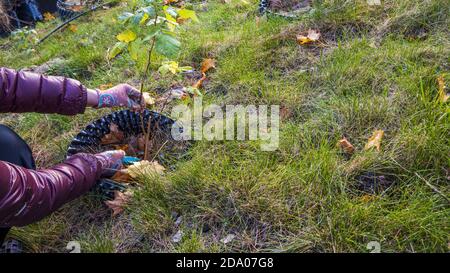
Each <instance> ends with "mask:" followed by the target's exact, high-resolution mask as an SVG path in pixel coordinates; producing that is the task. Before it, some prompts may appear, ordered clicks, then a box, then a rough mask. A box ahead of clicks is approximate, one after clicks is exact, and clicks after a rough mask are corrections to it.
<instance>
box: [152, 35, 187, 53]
mask: <svg viewBox="0 0 450 273" xmlns="http://www.w3.org/2000/svg"><path fill="white" fill-rule="evenodd" d="M180 47H181V43H180V41H178V40H177V39H176V38H174V37H173V36H171V35H169V34H167V33H160V34H158V35H156V44H155V51H156V52H157V53H158V54H160V55H162V56H164V57H167V58H171V57H174V56H175V55H176V54H177V53H178V51H179V50H180Z"/></svg>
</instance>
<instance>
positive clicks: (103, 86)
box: [98, 83, 113, 90]
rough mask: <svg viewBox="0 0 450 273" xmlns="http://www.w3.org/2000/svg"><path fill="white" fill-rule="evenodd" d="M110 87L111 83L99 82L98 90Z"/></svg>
mask: <svg viewBox="0 0 450 273" xmlns="http://www.w3.org/2000/svg"><path fill="white" fill-rule="evenodd" d="M111 87H113V84H112V83H106V84H101V85H100V86H99V88H98V89H100V90H107V89H109V88H111Z"/></svg>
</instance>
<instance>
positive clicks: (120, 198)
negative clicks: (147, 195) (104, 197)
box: [105, 191, 133, 216]
mask: <svg viewBox="0 0 450 273" xmlns="http://www.w3.org/2000/svg"><path fill="white" fill-rule="evenodd" d="M132 196H133V193H132V192H130V191H127V192H121V191H115V192H114V200H111V201H105V204H106V206H108V208H110V209H112V211H113V216H116V215H118V214H120V213H122V212H123V210H124V207H125V206H126V205H127V203H128V202H129V201H130V200H131V197H132Z"/></svg>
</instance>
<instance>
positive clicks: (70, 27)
mask: <svg viewBox="0 0 450 273" xmlns="http://www.w3.org/2000/svg"><path fill="white" fill-rule="evenodd" d="M69 30H70V31H72V32H77V30H78V26H77V25H75V24H70V25H69Z"/></svg>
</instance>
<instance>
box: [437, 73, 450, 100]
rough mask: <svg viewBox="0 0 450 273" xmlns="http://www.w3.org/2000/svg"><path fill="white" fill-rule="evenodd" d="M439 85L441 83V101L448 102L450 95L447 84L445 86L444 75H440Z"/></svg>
mask: <svg viewBox="0 0 450 273" xmlns="http://www.w3.org/2000/svg"><path fill="white" fill-rule="evenodd" d="M437 81H438V85H439V101H440V102H447V100H448V98H449V97H450V95H449V94H447V90H446V88H447V87H446V86H445V80H444V76H442V75H441V76H439V77H438V79H437Z"/></svg>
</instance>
